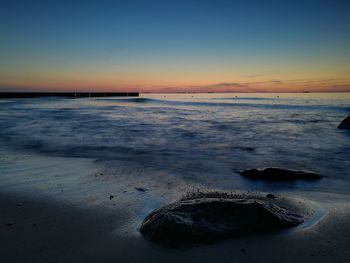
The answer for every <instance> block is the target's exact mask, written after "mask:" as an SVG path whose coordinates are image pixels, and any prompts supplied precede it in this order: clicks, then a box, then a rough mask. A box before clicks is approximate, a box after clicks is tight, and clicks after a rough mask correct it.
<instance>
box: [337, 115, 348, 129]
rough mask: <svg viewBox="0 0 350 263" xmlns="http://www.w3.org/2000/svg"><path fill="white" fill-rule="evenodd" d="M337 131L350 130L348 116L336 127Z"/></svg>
mask: <svg viewBox="0 0 350 263" xmlns="http://www.w3.org/2000/svg"><path fill="white" fill-rule="evenodd" d="M338 128H339V129H350V116H348V117H346V118H345V119H344V120H343V121H342V122H341V123H340V124H339V126H338Z"/></svg>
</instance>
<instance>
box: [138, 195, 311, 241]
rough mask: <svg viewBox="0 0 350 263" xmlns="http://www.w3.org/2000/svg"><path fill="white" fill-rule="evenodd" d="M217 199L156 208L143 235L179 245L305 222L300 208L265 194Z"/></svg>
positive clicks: (145, 223)
mask: <svg viewBox="0 0 350 263" xmlns="http://www.w3.org/2000/svg"><path fill="white" fill-rule="evenodd" d="M215 196H216V195H215V194H213V193H210V194H208V195H205V194H203V193H201V194H195V195H194V196H193V198H189V197H186V198H185V199H181V200H179V201H177V202H175V203H172V204H169V205H166V206H164V207H161V208H159V209H156V210H154V211H153V212H151V213H150V214H149V215H148V216H147V217H146V218H145V219H144V220H143V222H142V224H141V227H140V232H141V233H142V234H143V235H145V236H147V237H148V238H149V239H150V240H152V241H154V242H157V243H161V244H163V245H167V246H177V245H182V244H186V243H203V242H212V241H215V240H218V239H223V238H229V237H236V236H242V235H245V234H249V233H255V232H265V231H274V230H278V229H282V228H288V227H293V226H296V225H298V224H300V223H302V222H303V221H304V219H303V216H302V215H301V214H299V212H298V209H293V206H290V205H289V206H288V205H286V206H281V205H280V203H281V202H277V201H276V200H277V199H271V198H267V197H265V196H263V195H261V196H256V195H251V196H250V195H239V196H235V195H230V194H226V195H225V194H218V195H217V197H215ZM282 203H283V202H282ZM286 207H288V208H286Z"/></svg>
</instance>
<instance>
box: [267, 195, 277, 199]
mask: <svg viewBox="0 0 350 263" xmlns="http://www.w3.org/2000/svg"><path fill="white" fill-rule="evenodd" d="M266 197H267V198H276V197H275V196H274V195H273V194H267V195H266Z"/></svg>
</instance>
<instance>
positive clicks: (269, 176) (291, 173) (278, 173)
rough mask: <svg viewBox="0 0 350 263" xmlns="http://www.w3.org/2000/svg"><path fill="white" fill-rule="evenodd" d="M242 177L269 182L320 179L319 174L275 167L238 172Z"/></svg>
mask: <svg viewBox="0 0 350 263" xmlns="http://www.w3.org/2000/svg"><path fill="white" fill-rule="evenodd" d="M240 173H241V175H242V176H244V177H249V178H251V179H263V180H271V181H280V180H296V179H303V180H315V179H320V178H322V177H321V175H320V174H319V173H316V172H311V171H302V170H291V169H284V168H277V167H268V168H262V169H247V170H243V171H241V172H240Z"/></svg>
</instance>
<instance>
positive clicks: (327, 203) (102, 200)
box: [0, 154, 350, 262]
mask: <svg viewBox="0 0 350 263" xmlns="http://www.w3.org/2000/svg"><path fill="white" fill-rule="evenodd" d="M2 156H3V158H2V164H3V166H2V168H5V169H3V170H2V173H1V176H2V181H1V189H0V190H1V198H0V208H1V218H0V225H1V246H0V255H1V262H77V261H79V262H80V261H81V262H155V261H167V262H179V261H182V262H213V261H216V262H233V261H235V262H253V261H256V260H259V262H281V261H283V262H348V258H349V256H350V254H349V251H348V249H347V248H348V244H350V235H349V233H350V223H349V220H348V218H349V216H350V205H349V199H350V198H349V195H346V194H332V193H320V192H312V193H310V192H299V193H298V195H297V196H299V197H301V198H302V199H305V200H308V201H309V202H312V203H313V205H314V206H315V207H317V211H318V214H316V215H314V216H313V217H310V219H309V220H307V221H306V222H305V223H304V224H302V225H301V226H298V227H296V228H294V229H290V230H284V231H280V232H277V233H265V234H252V235H248V236H245V237H241V238H234V239H228V240H223V241H219V242H216V243H214V244H193V245H186V246H183V247H178V248H167V247H163V246H161V245H157V244H153V243H152V242H150V241H149V240H147V239H146V238H145V237H143V236H142V235H140V233H139V232H138V227H139V224H140V223H141V221H142V219H143V216H144V214H145V213H146V212H149V211H150V210H152V208H150V207H149V208H146V211H145V212H141V211H142V209H139V207H141V206H143V203H144V202H145V200H147V199H152V198H151V197H149V195H153V194H155V192H157V188H156V187H155V188H153V190H152V191H149V192H140V191H138V190H136V189H135V188H134V187H133V185H131V184H129V185H122V181H120V182H121V185H119V186H117V187H115V186H114V188H113V190H111V189H109V190H106V186H104V187H103V188H102V189H104V190H103V193H102V192H98V191H91V192H89V193H86V194H84V189H90V190H93V189H96V188H97V187H96V184H101V183H102V184H106V182H107V184H109V183H111V182H113V183H115V182H116V180H115V179H110V178H108V176H107V178H106V180H102V181H101V180H97V179H91V178H90V176H93V177H94V178H95V175H100V176H101V177H103V176H104V175H101V174H102V173H103V171H102V170H98V167H99V166H98V165H97V166H96V167H95V168H94V170H93V173H92V174H91V168H92V166H93V162H91V161H90V162H88V161H86V160H82V159H77V160H74V159H72V160H69V161H68V160H67V159H65V158H61V159H59V160H57V159H56V158H47V157H39V156H35V157H33V156H25V155H20V154H18V155H14V154H12V155H11V154H7V155H2ZM4 156H6V158H4ZM43 160H45V163H43ZM50 162H51V163H50ZM39 164H40V165H39ZM79 165H80V166H81V167H79ZM89 165H91V167H89ZM53 167H56V168H58V167H66V169H64V168H61V169H60V170H59V171H57V170H56V172H55V173H54V174H53V175H52V176H47V174H45V173H46V172H47V170H48V169H50V170H52V171H55V169H53ZM72 167H75V168H76V170H75V172H74V170H73V169H72ZM82 167H85V168H87V167H88V168H89V169H85V171H84V169H81V168H82ZM15 168H16V169H15ZM67 168H68V170H67ZM33 171H35V173H34V172H33ZM72 171H73V172H74V176H71V177H70V180H68V181H66V179H64V178H62V176H64V175H65V174H66V173H72ZM15 172H16V173H18V174H17V178H14V177H10V176H8V173H12V174H14V173H15ZM31 172H33V173H31ZM16 173H15V174H16ZM20 174H26V175H27V176H26V177H25V179H24V178H23V177H20ZM30 174H33V175H32V176H28V175H30ZM60 178H61V179H60ZM134 183H136V182H134ZM99 187H101V185H99ZM160 187H163V186H160ZM39 189H40V190H39ZM107 189H108V188H107ZM158 190H159V189H158ZM183 191H185V190H183ZM151 192H153V193H152V194H151ZM112 193H113V195H112V196H113V197H112V196H111V194H112ZM285 194H287V193H285ZM293 195H294V196H296V193H293ZM176 198H178V196H176V195H175V196H174V195H171V194H168V195H166V198H164V199H163V201H161V202H160V203H167V202H169V201H170V200H176ZM159 205H160V204H159Z"/></svg>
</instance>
